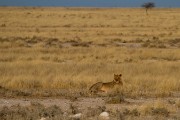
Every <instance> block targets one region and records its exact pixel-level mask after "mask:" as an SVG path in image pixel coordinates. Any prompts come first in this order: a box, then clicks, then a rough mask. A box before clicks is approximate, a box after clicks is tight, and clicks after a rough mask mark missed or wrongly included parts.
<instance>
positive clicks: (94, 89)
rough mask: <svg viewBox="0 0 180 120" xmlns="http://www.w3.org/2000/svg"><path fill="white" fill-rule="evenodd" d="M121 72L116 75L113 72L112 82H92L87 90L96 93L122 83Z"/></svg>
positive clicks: (106, 90)
mask: <svg viewBox="0 0 180 120" xmlns="http://www.w3.org/2000/svg"><path fill="white" fill-rule="evenodd" d="M121 76H122V75H121V74H119V75H116V74H114V80H113V81H112V82H107V83H103V82H98V83H96V84H93V85H92V86H91V87H90V88H89V91H90V93H91V94H94V93H98V92H106V93H107V92H108V91H110V90H111V89H113V88H114V86H115V85H123V82H122V80H121Z"/></svg>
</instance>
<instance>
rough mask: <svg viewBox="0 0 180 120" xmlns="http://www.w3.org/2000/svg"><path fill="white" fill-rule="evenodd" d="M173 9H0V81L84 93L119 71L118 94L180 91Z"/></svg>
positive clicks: (175, 12)
mask: <svg viewBox="0 0 180 120" xmlns="http://www.w3.org/2000/svg"><path fill="white" fill-rule="evenodd" d="M179 11H180V10H179V9H154V10H152V11H151V12H150V15H149V16H146V15H145V11H144V10H142V9H85V8H84V9H80V8H8V7H7V8H3V7H2V8H0V21H1V24H2V25H1V27H0V43H1V44H0V78H1V80H0V86H2V87H5V88H7V89H10V90H27V89H28V90H31V89H36V90H42V91H43V90H49V91H50V90H57V89H59V90H63V89H68V90H69V91H74V89H76V90H80V91H82V90H85V91H86V90H87V89H88V88H89V87H90V86H91V85H92V84H93V83H95V82H97V81H104V82H107V81H111V80H112V79H113V74H114V73H117V74H119V73H122V75H123V80H124V83H125V84H124V87H123V93H124V95H126V96H131V97H138V96H149V97H152V96H156V97H161V96H170V95H172V93H174V92H179V91H180V81H179V78H180V74H179V71H180V50H179V47H180V46H179V44H180V42H179V36H180V31H179V27H180V24H179V14H178V13H179ZM10 18H11V19H10Z"/></svg>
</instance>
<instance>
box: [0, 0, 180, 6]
mask: <svg viewBox="0 0 180 120" xmlns="http://www.w3.org/2000/svg"><path fill="white" fill-rule="evenodd" d="M145 2H154V3H155V5H156V7H178V8H180V0H0V6H60V7H140V6H141V5H142V4H143V3H145Z"/></svg>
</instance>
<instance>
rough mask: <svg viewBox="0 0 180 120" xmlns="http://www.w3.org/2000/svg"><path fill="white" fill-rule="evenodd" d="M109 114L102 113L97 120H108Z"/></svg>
mask: <svg viewBox="0 0 180 120" xmlns="http://www.w3.org/2000/svg"><path fill="white" fill-rule="evenodd" d="M109 119H110V118H109V113H108V112H102V113H101V114H100V115H99V120H109Z"/></svg>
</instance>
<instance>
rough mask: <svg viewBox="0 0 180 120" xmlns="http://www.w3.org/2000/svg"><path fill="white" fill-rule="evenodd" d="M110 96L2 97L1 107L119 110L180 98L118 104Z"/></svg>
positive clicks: (136, 100) (169, 101)
mask: <svg viewBox="0 0 180 120" xmlns="http://www.w3.org/2000/svg"><path fill="white" fill-rule="evenodd" d="M108 99H109V98H107V97H97V98H89V97H82V98H77V99H76V100H70V99H66V98H39V99H36V98H0V108H2V107H3V106H8V107H10V106H13V105H17V104H19V105H21V106H28V105H30V104H31V103H32V102H37V103H40V104H42V105H44V106H46V107H49V106H52V105H56V106H59V107H60V108H61V109H62V110H63V111H64V112H66V111H68V109H69V108H70V105H73V106H76V107H78V109H79V110H80V111H84V110H85V109H87V108H89V107H91V108H97V107H103V106H105V107H106V110H107V111H108V110H110V109H111V110H112V109H114V110H118V109H122V108H131V109H132V108H136V107H139V106H142V105H145V104H152V105H153V104H154V103H157V102H159V101H161V103H164V104H172V106H173V103H171V101H177V100H180V97H175V98H172V97H167V98H148V99H145V98H141V99H130V98H127V99H125V101H124V102H122V103H117V104H111V103H107V102H106V101H107V100H108ZM179 112H180V111H179Z"/></svg>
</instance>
